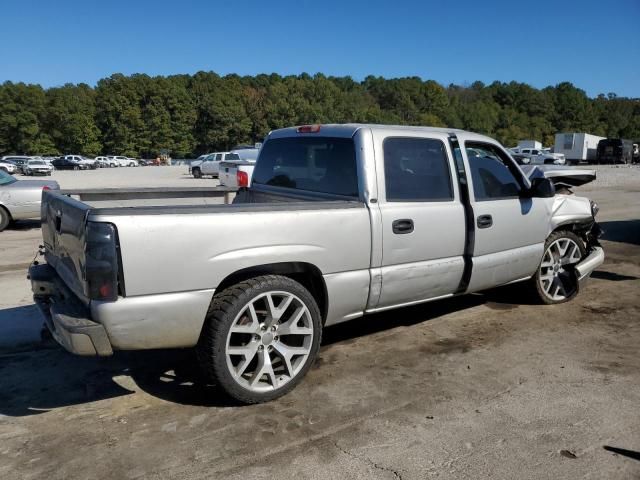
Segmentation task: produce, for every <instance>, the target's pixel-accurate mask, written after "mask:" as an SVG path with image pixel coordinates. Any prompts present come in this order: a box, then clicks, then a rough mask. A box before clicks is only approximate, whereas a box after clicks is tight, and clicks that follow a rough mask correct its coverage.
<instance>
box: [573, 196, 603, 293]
mask: <svg viewBox="0 0 640 480" xmlns="http://www.w3.org/2000/svg"><path fill="white" fill-rule="evenodd" d="M593 205H594V204H593V203H592V207H591V208H592V210H593V208H594V207H593ZM602 233H603V231H602V229H601V228H600V225H598V223H597V222H596V221H594V222H593V223H592V224H591V225H590V226H589V228H588V230H587V231H586V232H584V238H585V240H586V243H587V249H588V250H587V252H588V253H587V256H586V257H585V258H584V259H582V261H580V263H578V264H577V265H576V266H575V271H576V275H577V277H578V282H580V284H583V283H584V282H585V281H586V280H587V279H588V278H589V276H590V275H591V273H593V271H594V270H595V269H596V268H598V267H599V266H600V265H602V264H603V263H604V250H603V248H602V246H601V245H600V242H599V241H598V239H599V238H600V237H601V236H602Z"/></svg>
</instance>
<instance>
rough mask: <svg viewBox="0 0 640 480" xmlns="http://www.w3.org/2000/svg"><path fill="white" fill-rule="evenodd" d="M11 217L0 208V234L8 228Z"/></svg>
mask: <svg viewBox="0 0 640 480" xmlns="http://www.w3.org/2000/svg"><path fill="white" fill-rule="evenodd" d="M9 223H11V216H10V215H9V212H7V211H6V210H5V209H4V208H3V207H1V206H0V232H1V231H3V230H4V229H5V228H7V227H8V226H9Z"/></svg>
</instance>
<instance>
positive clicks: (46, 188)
mask: <svg viewBox="0 0 640 480" xmlns="http://www.w3.org/2000/svg"><path fill="white" fill-rule="evenodd" d="M42 190H51V188H50V187H48V186H47V185H45V186H44V187H42Z"/></svg>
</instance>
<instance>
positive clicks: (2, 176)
mask: <svg viewBox="0 0 640 480" xmlns="http://www.w3.org/2000/svg"><path fill="white" fill-rule="evenodd" d="M15 182H17V180H16V179H15V178H13V177H12V176H11V175H9V174H8V173H7V172H5V171H4V170H0V185H9V184H11V183H15Z"/></svg>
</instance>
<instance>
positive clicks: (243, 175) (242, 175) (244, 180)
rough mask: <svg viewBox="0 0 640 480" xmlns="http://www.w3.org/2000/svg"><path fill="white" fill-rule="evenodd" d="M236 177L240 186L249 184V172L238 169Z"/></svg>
mask: <svg viewBox="0 0 640 480" xmlns="http://www.w3.org/2000/svg"><path fill="white" fill-rule="evenodd" d="M236 179H237V180H238V186H239V187H248V186H249V174H248V173H247V172H243V171H241V170H238V172H237V173H236Z"/></svg>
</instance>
